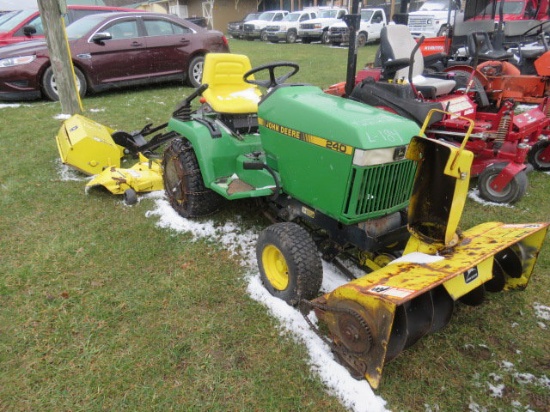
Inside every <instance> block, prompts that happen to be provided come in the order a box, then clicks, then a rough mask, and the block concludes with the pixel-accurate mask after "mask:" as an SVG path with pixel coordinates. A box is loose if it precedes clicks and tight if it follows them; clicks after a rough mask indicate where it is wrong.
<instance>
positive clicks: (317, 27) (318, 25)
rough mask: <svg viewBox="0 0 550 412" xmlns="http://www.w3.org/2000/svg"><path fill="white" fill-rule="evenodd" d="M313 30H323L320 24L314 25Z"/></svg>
mask: <svg viewBox="0 0 550 412" xmlns="http://www.w3.org/2000/svg"><path fill="white" fill-rule="evenodd" d="M313 28H315V29H322V28H323V25H322V24H321V23H316V24H315V25H314V26H313Z"/></svg>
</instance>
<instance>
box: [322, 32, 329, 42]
mask: <svg viewBox="0 0 550 412" xmlns="http://www.w3.org/2000/svg"><path fill="white" fill-rule="evenodd" d="M321 43H322V44H330V34H329V33H328V30H325V31H324V32H323V34H322V35H321Z"/></svg>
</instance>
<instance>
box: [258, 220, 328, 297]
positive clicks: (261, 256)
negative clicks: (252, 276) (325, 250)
mask: <svg viewBox="0 0 550 412" xmlns="http://www.w3.org/2000/svg"><path fill="white" fill-rule="evenodd" d="M256 257H257V259H258V266H259V268H260V277H261V279H262V283H263V284H264V286H265V288H266V289H267V290H268V291H269V293H271V294H272V295H273V296H275V297H277V298H279V299H282V300H284V301H285V302H286V303H288V304H289V305H293V306H294V305H297V304H298V303H300V300H301V299H307V300H309V299H313V298H315V297H317V294H318V293H319V289H320V288H321V283H322V280H323V268H322V264H321V258H320V257H319V253H318V251H317V247H316V246H315V243H314V242H313V239H312V238H311V236H310V235H309V233H308V232H307V231H306V230H305V229H304V228H302V227H301V226H299V225H297V224H296V223H291V222H284V223H276V224H274V225H271V226H269V227H268V228H266V229H265V230H264V231H263V232H262V233H261V234H260V236H259V238H258V243H257V244H256Z"/></svg>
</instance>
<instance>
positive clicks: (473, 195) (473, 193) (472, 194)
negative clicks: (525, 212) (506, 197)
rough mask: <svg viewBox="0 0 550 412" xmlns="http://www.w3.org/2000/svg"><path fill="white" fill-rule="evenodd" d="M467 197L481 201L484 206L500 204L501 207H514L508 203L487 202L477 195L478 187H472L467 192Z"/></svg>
mask: <svg viewBox="0 0 550 412" xmlns="http://www.w3.org/2000/svg"><path fill="white" fill-rule="evenodd" d="M468 197H469V198H470V199H472V200H473V201H474V202H477V203H481V204H482V205H484V206H502V207H514V206H512V205H510V204H508V203H496V202H489V201H488V200H485V199H482V198H481V197H480V196H479V189H472V190H470V191H469V192H468Z"/></svg>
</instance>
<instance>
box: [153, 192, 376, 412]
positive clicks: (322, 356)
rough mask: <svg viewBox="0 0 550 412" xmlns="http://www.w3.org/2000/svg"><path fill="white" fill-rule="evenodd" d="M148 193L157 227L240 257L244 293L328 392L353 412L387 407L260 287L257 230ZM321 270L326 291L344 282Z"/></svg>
mask: <svg viewBox="0 0 550 412" xmlns="http://www.w3.org/2000/svg"><path fill="white" fill-rule="evenodd" d="M146 196H147V197H149V198H153V199H154V200H155V208H154V209H153V210H151V211H148V212H147V214H146V216H148V217H156V218H158V223H157V225H158V226H159V227H161V228H166V229H171V230H175V231H178V232H186V233H190V234H191V235H193V236H194V238H195V239H199V238H210V239H213V240H215V241H218V242H221V243H222V244H223V245H224V248H226V249H227V250H229V251H230V252H231V253H233V254H234V255H238V256H239V257H240V258H241V259H242V262H243V266H245V267H246V269H247V271H248V274H247V277H246V278H247V280H248V293H249V294H250V296H251V297H252V298H253V299H254V300H256V301H258V302H260V303H262V304H263V305H265V306H266V307H267V308H268V310H269V312H270V313H271V315H272V316H274V317H276V318H277V319H278V320H279V322H280V324H281V328H282V329H283V331H284V332H290V333H291V335H292V336H293V337H294V339H296V340H297V341H299V342H301V343H303V344H304V345H305V346H306V348H307V350H308V353H309V356H310V364H311V369H312V370H313V371H314V372H315V373H316V374H317V375H318V376H319V377H320V379H321V380H322V381H323V382H324V383H325V385H326V387H327V388H328V392H329V393H330V394H331V395H333V396H336V397H337V398H338V399H339V400H340V402H341V403H342V404H343V405H344V406H345V407H346V408H348V409H349V410H351V411H354V412H378V411H385V410H386V408H385V406H384V405H385V404H386V401H384V400H383V399H382V398H381V397H379V396H377V395H375V394H374V392H373V391H372V389H371V387H370V386H369V384H368V383H367V382H366V381H358V380H355V379H353V378H352V377H351V375H350V374H349V372H348V371H347V370H346V369H345V368H344V367H343V366H341V365H340V364H338V363H337V362H336V361H335V360H334V358H333V356H332V354H331V352H330V349H329V347H328V346H327V345H326V344H325V342H323V340H322V339H321V338H319V336H317V335H316V334H315V332H313V331H312V330H311V328H310V327H309V325H308V324H307V322H306V320H305V319H304V317H303V316H302V315H301V314H300V312H299V311H298V310H296V309H294V308H292V307H290V306H288V305H287V304H286V303H284V302H283V301H281V300H280V299H277V298H275V297H273V296H271V295H270V294H269V293H268V292H267V290H266V289H265V288H264V287H263V286H262V284H261V280H260V275H259V272H258V267H257V264H256V252H255V245H256V239H257V237H258V233H256V232H254V231H251V230H248V231H243V230H242V229H241V228H240V225H239V223H238V222H235V221H233V222H226V223H225V224H224V225H223V226H217V225H215V224H214V222H213V221H210V220H208V221H201V222H197V221H193V220H189V219H184V218H182V217H181V216H179V215H178V214H177V213H176V212H175V211H174V209H173V208H172V207H171V206H170V204H169V203H168V201H167V200H166V199H165V198H164V194H163V193H162V192H154V193H150V194H148V195H146ZM237 240H238V241H237ZM237 248H238V249H237ZM323 271H324V272H323V273H324V276H323V286H322V289H323V290H324V291H329V290H332V289H334V288H335V287H337V286H339V285H341V284H343V283H346V282H347V280H345V279H344V278H342V277H341V276H340V275H339V274H338V272H337V271H336V270H335V269H334V268H333V267H331V266H330V265H328V264H325V263H323ZM310 320H311V321H312V322H314V323H315V322H316V319H315V315H314V314H311V315H310Z"/></svg>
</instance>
